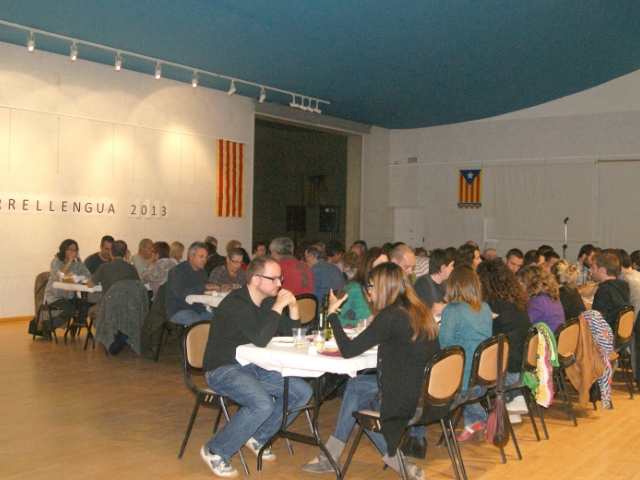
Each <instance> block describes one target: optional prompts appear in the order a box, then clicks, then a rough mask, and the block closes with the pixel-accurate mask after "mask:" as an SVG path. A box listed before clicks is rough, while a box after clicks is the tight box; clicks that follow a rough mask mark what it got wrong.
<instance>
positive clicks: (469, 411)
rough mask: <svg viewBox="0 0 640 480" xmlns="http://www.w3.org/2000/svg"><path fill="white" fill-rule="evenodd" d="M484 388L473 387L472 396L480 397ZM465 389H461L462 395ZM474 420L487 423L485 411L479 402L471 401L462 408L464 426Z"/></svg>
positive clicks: (464, 393)
mask: <svg viewBox="0 0 640 480" xmlns="http://www.w3.org/2000/svg"><path fill="white" fill-rule="evenodd" d="M484 392H485V389H484V388H481V387H475V388H474V389H473V397H474V398H475V397H480V396H482V395H483V394H484ZM466 394H467V391H466V390H463V391H462V395H466ZM476 422H482V423H487V412H486V411H485V410H484V408H482V405H480V404H479V403H471V404H469V405H467V406H466V407H465V408H464V426H465V427H468V426H469V425H473V424H474V423H476Z"/></svg>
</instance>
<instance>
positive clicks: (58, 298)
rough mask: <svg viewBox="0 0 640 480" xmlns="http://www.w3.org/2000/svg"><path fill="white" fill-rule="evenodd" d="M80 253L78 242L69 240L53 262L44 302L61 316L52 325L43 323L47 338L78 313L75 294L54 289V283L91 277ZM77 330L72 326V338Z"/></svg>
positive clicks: (59, 249) (64, 243)
mask: <svg viewBox="0 0 640 480" xmlns="http://www.w3.org/2000/svg"><path fill="white" fill-rule="evenodd" d="M79 252H80V249H79V247H78V242H76V241H75V240H72V239H70V238H68V239H67V240H64V241H63V242H62V243H61V244H60V246H59V247H58V252H57V253H56V254H55V256H54V257H53V260H51V273H50V274H49V280H48V281H47V286H46V287H45V291H44V301H45V303H46V304H47V305H50V306H52V307H54V308H55V309H59V310H60V314H59V315H58V316H56V317H53V319H52V320H51V322H52V323H49V321H46V322H42V331H43V335H44V336H45V337H46V338H50V337H51V332H53V330H55V329H56V328H60V327H63V326H65V325H66V324H67V322H68V321H69V319H70V318H71V317H73V315H74V314H75V311H76V309H75V306H74V304H73V302H72V300H73V297H74V296H75V292H72V291H70V290H60V289H57V288H53V282H60V281H61V280H63V279H69V278H73V276H74V275H77V276H81V277H85V279H87V278H89V277H90V276H91V273H89V269H87V267H86V266H85V265H84V263H82V260H80V257H79V256H78V254H79ZM76 330H77V328H75V327H73V325H72V328H71V329H70V330H69V331H70V333H71V336H74V335H75V332H76Z"/></svg>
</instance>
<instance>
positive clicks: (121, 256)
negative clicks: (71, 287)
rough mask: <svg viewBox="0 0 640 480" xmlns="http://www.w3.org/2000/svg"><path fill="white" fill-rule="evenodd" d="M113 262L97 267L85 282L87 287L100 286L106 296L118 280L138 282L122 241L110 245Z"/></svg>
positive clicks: (136, 272) (137, 276)
mask: <svg viewBox="0 0 640 480" xmlns="http://www.w3.org/2000/svg"><path fill="white" fill-rule="evenodd" d="M111 255H113V260H111V261H110V262H108V263H104V264H102V265H100V266H99V267H98V269H97V270H96V272H95V273H94V274H93V275H91V279H90V280H89V281H88V282H87V287H93V286H95V285H101V286H102V294H103V295H104V294H106V293H107V292H108V291H109V289H110V288H111V286H112V285H113V284H114V283H116V282H119V281H120V280H140V276H139V275H138V271H137V270H136V267H134V266H133V265H131V264H130V263H129V257H130V253H129V250H128V249H127V244H126V243H125V241H124V240H116V241H115V242H113V244H112V245H111Z"/></svg>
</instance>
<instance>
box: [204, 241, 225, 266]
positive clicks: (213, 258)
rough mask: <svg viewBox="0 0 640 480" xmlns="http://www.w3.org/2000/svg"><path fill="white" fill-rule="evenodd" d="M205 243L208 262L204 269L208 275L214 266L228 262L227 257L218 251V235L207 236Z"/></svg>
mask: <svg viewBox="0 0 640 480" xmlns="http://www.w3.org/2000/svg"><path fill="white" fill-rule="evenodd" d="M204 245H205V247H206V249H207V263H205V265H204V269H205V271H206V272H207V275H210V274H211V272H212V271H213V269H214V268H216V267H219V266H220V265H224V264H225V263H226V260H225V258H226V257H223V256H222V255H220V254H219V253H218V239H217V238H216V237H213V236H211V235H209V236H208V237H207V238H205V240H204Z"/></svg>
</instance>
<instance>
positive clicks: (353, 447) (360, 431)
mask: <svg viewBox="0 0 640 480" xmlns="http://www.w3.org/2000/svg"><path fill="white" fill-rule="evenodd" d="M363 433H364V427H363V426H362V425H361V424H358V432H357V433H356V438H355V440H354V441H353V445H351V450H349V455H347V460H346V461H345V462H344V465H343V466H342V470H340V475H341V476H342V478H344V476H345V475H346V473H347V469H348V468H349V465H350V464H351V459H352V458H353V454H354V453H355V451H356V448H357V447H358V444H359V443H360V439H361V438H362V434H363Z"/></svg>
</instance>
